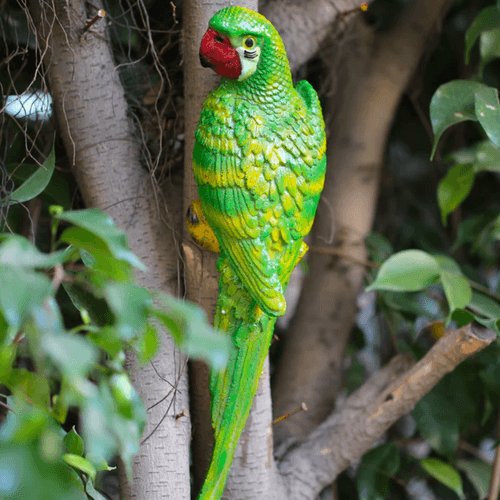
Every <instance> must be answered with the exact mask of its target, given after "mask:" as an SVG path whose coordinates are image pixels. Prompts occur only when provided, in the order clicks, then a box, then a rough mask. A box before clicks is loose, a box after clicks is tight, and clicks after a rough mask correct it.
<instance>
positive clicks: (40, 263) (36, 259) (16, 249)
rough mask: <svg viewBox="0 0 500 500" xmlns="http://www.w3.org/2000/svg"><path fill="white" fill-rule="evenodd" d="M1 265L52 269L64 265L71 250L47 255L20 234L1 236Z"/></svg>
mask: <svg viewBox="0 0 500 500" xmlns="http://www.w3.org/2000/svg"><path fill="white" fill-rule="evenodd" d="M2 240H3V241H2ZM0 241H2V244H1V245H0V265H8V266H13V267H26V268H33V267H36V268H50V267H54V266H56V265H57V264H62V263H63V262H64V261H65V260H66V257H67V256H68V255H69V253H70V249H66V250H60V251H58V252H54V253H50V254H46V253H42V252H40V250H38V248H37V247H36V246H35V245H33V243H31V242H30V241H29V240H28V239H27V238H24V237H23V236H19V235H18V234H2V235H0Z"/></svg>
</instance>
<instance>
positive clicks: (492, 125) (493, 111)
mask: <svg viewBox="0 0 500 500" xmlns="http://www.w3.org/2000/svg"><path fill="white" fill-rule="evenodd" d="M475 104H476V116H477V119H478V120H479V123H480V124H481V125H482V127H483V128H484V131H485V132H486V134H487V135H488V137H489V138H490V139H491V141H492V142H493V144H495V146H496V147H497V148H498V147H500V102H499V101H498V92H497V90H496V89H494V88H492V87H486V88H483V89H481V91H480V92H476V100H475Z"/></svg>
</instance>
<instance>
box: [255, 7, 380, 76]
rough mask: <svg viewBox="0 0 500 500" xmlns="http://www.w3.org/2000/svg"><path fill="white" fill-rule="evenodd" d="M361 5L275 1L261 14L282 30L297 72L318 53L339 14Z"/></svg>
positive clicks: (290, 58)
mask: <svg viewBox="0 0 500 500" xmlns="http://www.w3.org/2000/svg"><path fill="white" fill-rule="evenodd" d="M371 1H373V0H370V1H368V2H366V3H368V4H370V3H371ZM360 5H361V2H360V1H359V0H334V1H332V0H274V1H267V2H265V3H264V4H263V5H262V7H261V9H260V13H261V14H263V15H264V16H265V17H267V18H268V19H269V21H271V22H272V23H273V25H274V27H275V28H276V29H277V30H278V33H279V34H280V35H281V38H282V39H283V43H284V44H285V47H286V52H287V55H288V60H289V62H290V68H291V69H292V71H297V69H298V68H299V66H301V65H302V64H304V63H306V62H307V61H308V60H309V59H310V58H311V57H313V56H314V55H315V54H316V53H317V52H318V50H319V48H320V47H321V46H322V45H323V43H324V40H325V38H326V37H327V35H328V34H329V33H330V32H331V30H332V25H333V24H334V23H335V21H336V20H337V19H338V16H339V14H341V13H343V12H347V11H349V10H352V9H354V8H356V7H359V6H360Z"/></svg>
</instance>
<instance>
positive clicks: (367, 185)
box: [273, 0, 450, 447]
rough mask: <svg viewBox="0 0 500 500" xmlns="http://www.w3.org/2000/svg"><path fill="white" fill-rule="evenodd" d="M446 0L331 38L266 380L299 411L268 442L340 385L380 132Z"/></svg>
mask: <svg viewBox="0 0 500 500" xmlns="http://www.w3.org/2000/svg"><path fill="white" fill-rule="evenodd" d="M449 5H450V2H449V0H419V1H415V2H413V3H412V4H411V5H410V6H409V7H408V8H407V10H406V12H405V13H404V15H403V16H402V18H401V19H400V20H399V21H398V24H397V26H396V27H395V28H394V29H393V30H392V31H390V32H388V33H376V32H375V31H373V29H372V28H370V27H368V26H366V25H365V24H364V23H363V22H362V20H361V19H359V20H358V22H356V25H355V26H354V27H353V29H352V31H351V32H350V33H349V34H348V37H347V38H348V43H343V44H339V43H337V44H335V45H332V50H334V51H340V55H339V54H338V53H337V54H332V53H331V54H330V56H329V60H330V61H331V66H330V67H331V75H330V82H331V85H332V88H331V89H330V92H329V93H331V94H334V95H333V97H331V98H330V99H329V100H328V105H327V108H326V109H325V111H326V115H327V123H328V130H329V136H328V150H327V156H328V172H327V177H326V182H325V188H324V191H323V194H322V201H321V202H320V205H319V208H318V214H317V217H316V222H315V225H314V228H313V246H312V248H311V250H312V253H313V255H314V254H315V255H314V258H313V259H312V261H311V264H310V269H309V273H308V275H307V276H306V279H305V284H304V288H303V292H302V296H301V300H300V301H299V307H298V310H297V313H296V318H295V321H294V323H293V325H292V327H291V329H290V330H289V332H288V336H287V338H286V339H285V347H284V352H283V355H282V357H281V358H280V360H279V363H278V366H277V369H276V377H275V384H274V386H273V396H274V398H273V401H274V411H275V415H276V416H279V415H282V414H284V413H286V412H288V411H290V409H292V408H294V407H296V406H298V405H300V404H301V403H302V402H303V401H304V402H306V404H307V406H308V408H309V410H308V411H307V412H300V413H298V414H297V415H294V417H293V418H290V419H287V420H285V421H284V422H283V423H282V424H280V425H279V426H277V429H276V435H275V437H276V440H277V442H278V443H284V446H285V447H286V446H289V445H291V444H292V442H293V441H294V440H303V439H304V438H305V436H307V434H308V433H309V432H311V430H313V429H314V428H315V427H316V426H317V425H318V424H319V423H320V422H322V421H323V420H324V419H325V418H326V416H327V415H328V414H329V413H330V412H331V410H332V408H333V406H334V403H335V398H336V397H337V394H338V391H339V389H340V388H341V387H342V364H343V358H344V353H345V348H346V344H347V341H348V338H349V334H350V331H351V329H352V327H353V325H354V321H355V314H356V297H357V295H358V293H359V291H360V288H361V286H362V280H363V276H364V268H363V266H362V265H360V264H359V262H361V263H362V262H364V261H365V260H366V249H365V244H364V239H365V237H366V235H367V234H368V233H369V232H370V231H371V227H372V222H373V219H374V216H375V208H376V203H377V194H378V187H379V179H380V171H381V168H382V165H383V157H384V153H385V145H386V143H387V136H388V134H389V130H390V127H391V124H392V120H393V117H394V114H395V111H396V108H397V105H398V104H399V100H400V98H401V96H402V95H403V93H404V92H405V90H406V88H407V86H408V82H409V80H410V78H411V76H412V75H413V73H414V72H415V70H416V68H417V66H418V63H419V61H420V58H421V57H422V54H423V53H424V51H425V49H426V47H427V44H428V42H429V39H430V38H431V37H434V36H436V34H437V29H438V28H439V26H440V25H441V21H442V19H443V18H444V15H445V13H446V12H447V10H448V8H449ZM338 59H340V63H339V64H336V63H335V61H336V60H338ZM318 247H319V248H318ZM329 251H330V254H328V253H329ZM320 252H321V253H320ZM343 256H345V258H344V257H343ZM353 260H354V262H353ZM356 261H357V262H356Z"/></svg>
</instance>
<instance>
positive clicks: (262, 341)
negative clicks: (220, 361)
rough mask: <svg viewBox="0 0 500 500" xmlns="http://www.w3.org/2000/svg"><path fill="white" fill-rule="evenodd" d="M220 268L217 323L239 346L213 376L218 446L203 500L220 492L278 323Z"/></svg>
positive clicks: (226, 268) (214, 499)
mask: <svg viewBox="0 0 500 500" xmlns="http://www.w3.org/2000/svg"><path fill="white" fill-rule="evenodd" d="M220 267H222V269H219V270H221V271H222V273H221V279H220V291H219V298H218V300H217V309H216V313H215V320H214V326H215V327H216V328H218V329H219V330H222V331H226V332H227V333H228V334H231V335H232V337H233V344H234V346H235V348H234V349H233V351H232V355H231V357H230V359H229V362H228V365H227V367H226V369H225V370H224V371H222V372H219V373H212V374H211V377H210V393H211V396H212V425H213V427H214V450H213V455H212V461H211V462H210V468H209V470H208V474H207V477H206V479H205V483H204V485H203V489H202V491H201V493H200V496H199V500H219V499H220V498H221V496H222V493H223V491H224V487H225V484H226V480H227V476H228V474H229V470H230V468H231V464H232V461H233V456H234V452H235V450H236V445H237V444H238V440H239V437H240V435H241V433H242V432H243V429H244V427H245V422H246V420H247V417H248V414H249V413H250V408H251V406H252V401H253V398H254V396H255V393H256V392H257V386H258V383H259V378H260V375H261V373H262V367H263V365H264V361H265V359H266V356H267V352H268V350H269V345H270V343H271V338H272V335H273V329H274V324H275V322H276V318H275V317H273V316H268V315H267V314H265V313H263V312H262V310H261V309H260V308H259V306H258V305H257V303H256V301H255V300H254V299H253V298H252V297H251V296H250V294H249V293H248V292H247V291H246V290H245V289H244V288H243V287H242V286H241V282H240V281H239V279H238V278H237V276H236V275H235V274H234V272H233V271H232V270H231V269H230V267H229V266H227V265H225V264H224V263H222V265H220Z"/></svg>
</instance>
